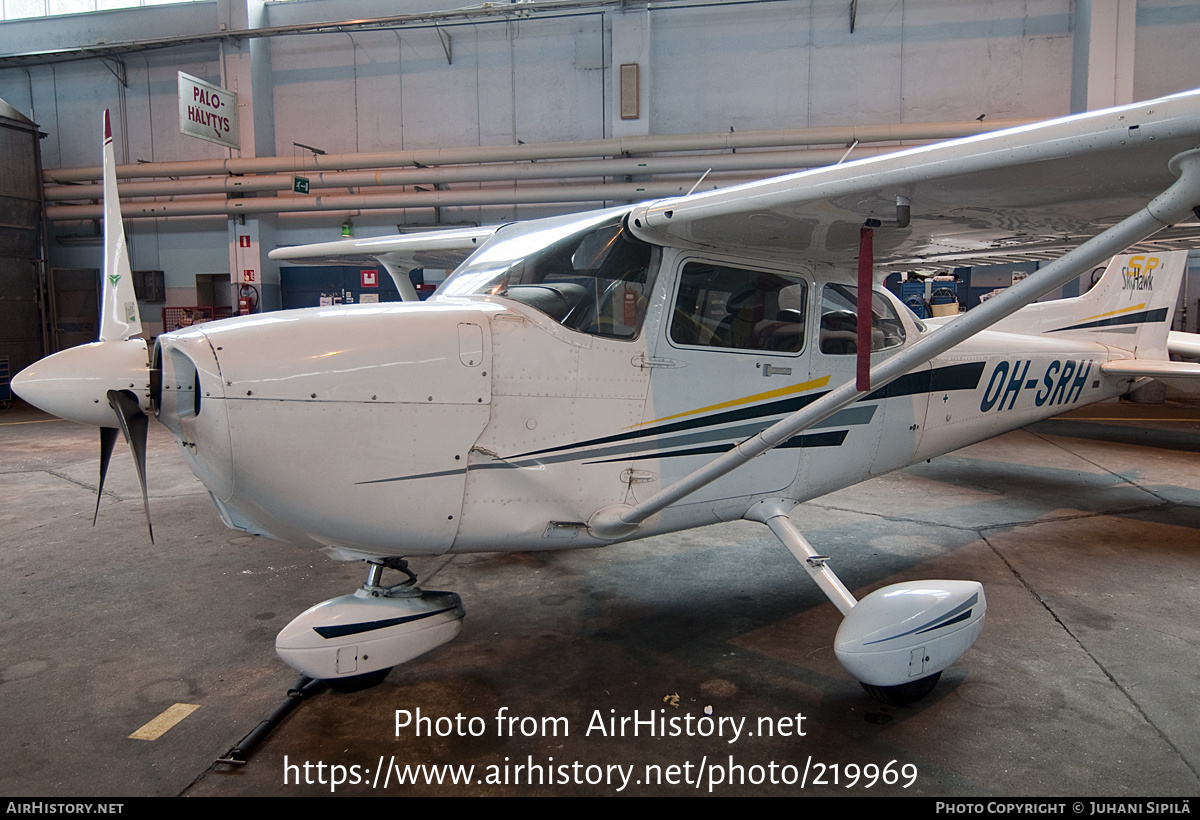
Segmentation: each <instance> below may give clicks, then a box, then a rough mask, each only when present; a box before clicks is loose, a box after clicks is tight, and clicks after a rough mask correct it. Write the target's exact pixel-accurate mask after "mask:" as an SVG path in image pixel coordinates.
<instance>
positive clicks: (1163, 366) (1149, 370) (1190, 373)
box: [1100, 359, 1200, 392]
mask: <svg viewBox="0 0 1200 820" xmlns="http://www.w3.org/2000/svg"><path fill="white" fill-rule="evenodd" d="M1100 370H1101V372H1103V373H1104V375H1106V376H1129V377H1131V378H1141V377H1145V378H1150V379H1158V380H1159V381H1160V382H1166V383H1167V384H1169V385H1171V386H1172V387H1178V388H1179V389H1181V390H1186V391H1188V392H1195V391H1197V390H1200V364H1198V363H1196V362H1164V361H1159V360H1156V359H1117V360H1116V361H1112V362H1105V363H1104V364H1103V365H1101V366H1100Z"/></svg>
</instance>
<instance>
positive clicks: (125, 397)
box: [108, 390, 154, 544]
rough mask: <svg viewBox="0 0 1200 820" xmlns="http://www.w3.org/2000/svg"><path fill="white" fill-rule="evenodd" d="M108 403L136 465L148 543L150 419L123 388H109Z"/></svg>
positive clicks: (152, 539) (152, 528) (151, 539)
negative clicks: (147, 484) (147, 460)
mask: <svg viewBox="0 0 1200 820" xmlns="http://www.w3.org/2000/svg"><path fill="white" fill-rule="evenodd" d="M108 403H109V405H110V406H111V407H112V409H113V410H114V411H115V412H116V414H117V419H118V420H119V421H120V422H121V432H123V433H124V434H125V441H127V442H129V452H130V453H132V454H133V463H134V466H136V467H137V474H138V481H139V482H140V483H141V485H142V506H143V507H144V508H145V510H146V529H147V530H149V532H150V543H151V544H153V543H154V527H152V526H151V525H150V497H149V495H147V493H146V432H147V430H148V429H149V427H150V419H149V417H147V416H146V414H145V413H143V412H142V408H141V407H139V406H138V402H137V399H135V398H134V397H133V396H131V395H130V394H129V393H127V392H125V391H124V390H109V391H108Z"/></svg>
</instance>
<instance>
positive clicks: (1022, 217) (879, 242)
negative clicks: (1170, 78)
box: [631, 91, 1200, 270]
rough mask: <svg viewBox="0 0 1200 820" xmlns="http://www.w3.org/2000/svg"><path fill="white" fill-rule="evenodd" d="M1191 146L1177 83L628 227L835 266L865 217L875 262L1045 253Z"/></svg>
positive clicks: (1140, 195) (1085, 233) (673, 239)
mask: <svg viewBox="0 0 1200 820" xmlns="http://www.w3.org/2000/svg"><path fill="white" fill-rule="evenodd" d="M1197 145H1200V91H1191V92H1187V93H1185V94H1178V95H1174V96H1171V97H1165V98H1162V99H1159V100H1153V101H1150V102H1145V103H1138V104H1136V105H1131V106H1126V107H1124V108H1117V109H1109V110H1106V111H1100V112H1095V113H1090V114H1083V115H1078V116H1073V117H1067V118H1064V119H1060V120H1053V121H1050V122H1047V123H1039V124H1036V125H1030V126H1022V127H1019V128H1013V129H1009V130H1006V131H998V132H994V133H991V134H984V135H980V136H977V137H968V138H966V139H961V140H955V141H952V142H946V143H940V144H938V145H932V146H924V147H920V148H915V149H912V150H908V151H902V152H898V153H895V154H888V155H884V156H880V157H873V158H870V159H864V160H861V161H858V162H852V163H847V164H845V165H838V166H832V167H828V168H821V169H816V170H812V171H805V172H801V173H796V174H791V175H788V176H783V177H776V178H774V179H768V180H763V181H761V182H754V183H748V184H745V185H738V186H734V187H731V188H724V189H721V190H717V191H711V192H705V193H701V194H695V195H692V196H687V197H681V198H678V199H671V200H660V201H657V202H651V203H646V204H644V205H641V206H639V207H638V208H636V209H635V210H634V212H633V214H632V219H631V225H632V226H633V230H634V232H635V233H637V234H638V235H639V236H641V237H642V238H644V239H646V240H648V241H652V242H658V243H664V244H675V245H682V246H685V247H694V248H708V249H714V250H716V249H720V250H725V251H730V250H737V251H740V252H743V253H750V254H755V253H757V254H762V255H767V256H787V257H790V258H792V259H795V258H797V257H799V258H801V259H803V260H804V261H806V262H808V263H810V264H814V265H831V266H836V267H847V268H848V269H849V270H853V267H854V265H855V264H856V263H857V258H858V243H859V228H860V227H861V226H862V225H863V224H864V222H865V221H866V220H868V219H875V220H879V221H880V222H881V223H882V226H881V227H880V228H879V229H877V230H876V231H875V260H876V264H877V267H891V268H900V269H905V268H913V267H922V266H926V267H929V266H948V265H969V264H984V263H986V262H988V261H990V262H993V263H994V262H995V261H996V259H995V257H996V256H997V255H1000V256H1004V257H1005V258H1004V259H1002V260H1001V261H1013V260H1012V258H1011V255H1012V254H1013V253H1024V254H1026V256H1027V258H1051V257H1054V256H1058V255H1060V254H1061V253H1062V252H1063V251H1064V250H1066V249H1069V248H1071V247H1074V246H1076V245H1078V244H1080V243H1081V242H1082V241H1084V240H1085V239H1087V238H1089V237H1091V236H1094V235H1096V234H1098V233H1100V232H1101V231H1103V230H1104V229H1105V228H1107V227H1109V226H1110V225H1112V224H1114V223H1115V222H1117V221H1119V220H1120V219H1123V218H1124V217H1126V216H1128V215H1129V214H1130V213H1132V212H1134V211H1136V210H1137V209H1138V208H1140V207H1142V206H1143V205H1145V204H1146V202H1147V201H1148V200H1150V199H1151V198H1153V197H1154V196H1155V195H1157V194H1158V193H1160V192H1161V191H1163V190H1164V189H1165V188H1167V187H1168V186H1169V185H1170V184H1171V183H1172V182H1173V181H1174V175H1173V174H1172V172H1171V170H1170V169H1169V168H1168V162H1169V161H1170V160H1171V158H1172V157H1173V156H1175V155H1176V154H1179V153H1181V152H1183V151H1186V150H1189V149H1191V148H1195V147H1196V146H1197ZM898 203H900V204H901V205H906V206H907V208H906V209H905V208H901V207H898ZM905 210H907V212H908V213H907V214H906V213H905ZM905 223H907V224H905ZM1172 238H1174V239H1176V240H1179V239H1182V240H1192V241H1194V240H1196V239H1197V238H1200V226H1197V225H1195V224H1192V225H1189V226H1186V227H1184V228H1183V229H1182V230H1180V226H1176V235H1175V236H1174V237H1172Z"/></svg>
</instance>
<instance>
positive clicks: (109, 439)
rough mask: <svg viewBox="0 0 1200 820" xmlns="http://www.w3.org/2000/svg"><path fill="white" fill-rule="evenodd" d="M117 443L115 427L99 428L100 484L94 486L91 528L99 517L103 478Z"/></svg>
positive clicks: (106, 473)
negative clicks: (94, 509) (94, 506)
mask: <svg viewBox="0 0 1200 820" xmlns="http://www.w3.org/2000/svg"><path fill="white" fill-rule="evenodd" d="M116 443H117V428H116V427H101V428H100V483H99V484H98V485H96V511H95V512H94V513H92V526H93V527H94V526H96V519H97V518H99V517H100V497H101V496H102V495H104V478H105V476H107V475H108V462H109V461H110V460H111V459H112V451H113V445H115V444H116Z"/></svg>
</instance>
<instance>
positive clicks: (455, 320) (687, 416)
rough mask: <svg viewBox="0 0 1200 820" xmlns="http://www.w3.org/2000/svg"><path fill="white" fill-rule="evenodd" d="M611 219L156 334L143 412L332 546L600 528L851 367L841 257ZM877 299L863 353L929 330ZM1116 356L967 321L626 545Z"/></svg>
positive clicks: (973, 423)
mask: <svg viewBox="0 0 1200 820" xmlns="http://www.w3.org/2000/svg"><path fill="white" fill-rule="evenodd" d="M576 219H577V220H578V219H579V218H578V217H577V218H576ZM619 222H620V220H619V218H618V219H617V220H616V222H615V223H614V220H613V219H612V214H611V213H610V212H603V213H601V214H600V215H598V216H596V215H591V216H589V217H588V218H587V219H586V220H582V221H580V222H578V223H572V222H569V221H567V220H562V221H561V223H555V224H554V225H552V226H551V229H550V230H549V235H548V236H547V235H546V231H545V230H543V233H542V235H539V236H537V237H536V241H534V240H533V239H531V237H530V234H529V233H522V232H519V231H518V232H516V233H515V235H514V236H513V237H511V238H510V239H508V240H507V241H508V242H509V246H508V247H507V248H505V247H503V246H502V245H501V246H500V247H495V246H492V247H493V248H494V250H493V252H492V253H491V255H490V256H489V254H488V253H485V252H484V251H486V250H487V249H488V248H489V246H488V245H485V246H484V251H481V252H479V253H477V254H476V255H475V256H473V257H472V259H471V260H468V262H467V263H466V264H465V265H464V266H463V267H462V268H460V270H459V272H458V273H456V274H455V276H454V277H452V278H451V279H450V280H448V282H447V286H443V288H442V289H441V290H439V293H438V294H437V295H436V296H435V297H434V298H433V299H431V300H430V301H429V302H426V303H391V304H382V305H361V306H339V307H333V308H312V309H306V310H298V311H285V312H281V313H273V314H262V315H258V316H251V317H245V318H240V319H232V320H227V321H224V322H217V323H212V324H208V325H201V326H197V327H194V328H191V329H188V330H186V331H181V332H178V333H173V334H167V335H166V336H163V337H160V341H159V346H158V350H157V352H156V358H157V360H158V361H159V362H160V363H161V367H162V371H163V385H162V390H161V398H160V399H159V401H158V404H159V411H158V416H159V420H160V421H162V422H163V423H165V424H166V425H167V426H168V427H169V428H170V429H171V430H172V432H173V433H174V434H175V436H176V438H177V440H178V441H179V442H180V445H181V448H182V450H183V453H184V456H185V458H186V459H187V461H188V463H189V465H190V466H191V467H192V469H193V470H194V471H195V473H196V474H197V476H199V477H200V479H201V480H202V481H203V482H204V483H205V485H206V486H207V487H208V489H209V490H210V492H211V494H212V496H213V498H214V501H215V502H216V504H217V507H218V509H219V510H220V512H221V514H222V516H223V518H224V520H225V522H226V523H227V524H228V525H230V526H232V527H235V528H237V529H242V530H245V531H248V532H253V533H260V534H266V535H270V536H272V537H275V538H279V539H282V540H286V541H290V542H294V543H298V544H304V545H311V546H315V547H321V548H330V549H331V550H332V551H334V552H336V553H337V554H339V555H340V556H341V557H347V558H352V557H368V556H385V555H418V554H438V553H443V552H448V551H462V552H469V551H490V550H538V549H563V548H574V547H592V546H599V545H603V544H605V543H610V541H606V540H601V539H599V538H596V537H594V536H593V535H592V534H591V533H589V530H588V527H587V522H588V520H589V518H590V517H591V516H592V515H593V514H594V513H595V512H596V511H597V510H600V509H602V508H604V507H608V506H611V505H615V504H632V503H635V502H637V501H639V500H642V499H645V498H646V497H648V496H650V495H652V494H654V493H655V492H657V491H658V490H659V489H661V488H663V487H665V486H667V485H668V484H670V483H671V482H673V481H675V480H677V479H679V478H681V477H683V476H684V475H686V474H688V473H689V472H691V471H692V470H694V469H696V468H698V467H700V466H702V465H703V464H705V463H706V462H708V461H709V460H711V459H712V458H714V457H715V456H716V455H719V454H720V453H722V452H725V451H727V450H729V449H730V448H731V447H733V446H734V445H735V444H736V443H737V442H739V441H741V440H744V439H745V438H747V437H749V436H751V435H753V434H754V433H757V432H758V431H759V430H761V429H762V428H764V427H766V426H767V425H768V424H770V423H771V422H773V421H776V420H778V419H780V418H782V417H784V416H785V415H787V414H788V413H791V412H794V411H795V410H797V409H799V408H801V407H803V406H805V405H806V404H808V403H810V402H812V401H814V400H816V399H817V398H819V397H820V396H821V395H823V394H824V393H826V392H827V391H828V390H830V389H832V388H834V387H836V386H838V385H839V384H841V383H843V382H845V381H846V380H848V379H852V378H853V377H854V372H855V358H856V357H855V355H854V352H855V351H854V349H853V346H852V345H851V344H850V343H849V341H848V338H849V337H848V336H847V334H846V321H848V320H849V321H853V316H850V317H849V318H848V317H847V315H846V314H847V313H848V312H852V311H853V285H852V282H851V280H850V279H849V278H848V277H847V276H845V275H844V274H841V273H839V272H821V273H820V274H818V273H815V272H814V271H812V270H808V269H806V268H804V267H803V266H798V265H789V264H785V263H781V262H777V261H772V260H770V259H759V260H754V261H749V260H747V259H745V258H730V257H721V256H716V255H713V254H704V253H699V252H696V251H690V250H683V249H672V248H661V247H652V246H646V245H644V243H638V242H637V241H636V240H635V239H633V238H631V237H627V236H624V234H622V232H621V230H620V227H619ZM614 224H616V225H617V227H616V228H615V229H614V227H613V226H614ZM502 234H503V232H501V234H499V235H498V236H497V239H495V240H493V242H496V243H498V244H500V243H503V242H504V241H505V238H504V236H503V235H502ZM580 237H582V239H580ZM622 243H624V244H622ZM491 244H492V243H489V245H491ZM515 247H516V248H520V252H519V253H517V252H514V250H513V249H514V248H515ZM874 298H875V304H874V306H873V309H872V313H873V343H872V349H873V351H874V352H873V354H872V360H873V361H876V362H877V361H881V360H882V359H883V358H886V357H888V356H890V355H894V354H895V353H896V352H898V351H899V350H902V349H904V347H905V346H907V345H910V344H912V343H913V342H915V341H916V340H917V339H919V338H921V337H922V335H923V334H925V333H928V332H931V329H930V328H927V327H925V326H923V325H922V324H921V323H920V322H919V321H918V320H917V319H915V317H913V316H912V314H911V313H909V312H908V311H907V310H906V309H905V308H904V307H903V306H902V305H901V304H900V303H899V302H898V301H897V300H895V299H894V298H892V297H890V295H887V294H885V293H884V292H882V291H880V292H877V293H876V294H875V297H874ZM1116 355H1117V354H1115V353H1113V352H1112V351H1111V350H1110V349H1109V347H1107V346H1105V345H1103V344H1099V343H1093V342H1087V341H1078V340H1072V339H1068V338H1047V337H1045V336H1039V335H1028V334H1023V333H1006V332H984V333H980V334H978V335H977V336H975V337H974V338H972V339H971V340H970V341H968V342H967V343H965V344H963V345H960V346H958V347H956V348H954V349H953V350H952V351H951V352H950V353H948V354H945V355H942V356H939V357H937V358H935V359H933V360H932V361H930V362H929V363H927V364H926V365H924V366H922V367H921V368H918V369H917V370H915V371H913V372H911V373H909V374H907V375H905V376H902V377H900V378H899V379H897V380H895V381H893V382H891V383H890V384H889V385H887V386H885V387H883V388H881V389H880V390H877V391H876V392H874V393H872V394H870V395H868V396H866V397H864V398H863V399H861V400H859V401H858V402H856V403H854V404H853V405H851V406H849V407H847V408H845V409H843V410H841V411H839V412H838V413H836V414H835V415H834V416H832V417H831V418H828V419H826V420H825V421H824V422H821V423H820V424H818V425H816V426H815V427H813V428H812V429H809V430H806V431H805V432H803V433H802V434H800V435H798V436H795V437H794V438H792V439H791V440H789V441H788V442H786V443H785V444H784V445H782V446H780V447H778V448H776V449H774V450H772V451H770V452H768V453H766V454H764V455H762V456H760V457H758V458H756V459H754V460H752V461H751V462H750V463H748V464H746V465H745V466H744V467H742V468H740V469H738V470H735V471H734V472H733V473H731V474H729V475H727V476H725V477H724V478H721V479H719V480H717V481H716V482H714V483H712V484H709V485H707V486H705V487H703V488H701V489H700V490H698V491H697V492H695V493H693V494H692V495H691V496H689V497H687V498H686V499H685V500H684V501H683V502H682V503H679V504H676V505H674V506H672V507H669V508H668V509H666V510H664V511H663V512H661V513H658V514H657V515H655V516H653V517H652V518H651V519H649V520H648V521H646V522H645V523H644V524H643V525H642V527H641V528H640V529H639V530H638V531H637V533H636V534H635V535H634V536H632V537H642V536H646V535H652V534H657V533H662V532H668V531H676V530H682V529H687V528H690V527H696V526H701V525H705V524H709V523H715V522H718V521H726V520H733V519H737V518H740V517H742V516H743V514H744V513H745V512H746V510H747V509H748V508H749V507H750V506H751V505H752V504H753V503H754V502H756V501H758V500H761V499H763V498H768V497H771V498H785V499H792V500H796V501H803V500H806V499H809V498H813V497H816V496H819V495H822V494H824V493H828V492H830V491H833V490H836V489H839V488H841V487H845V486H848V485H851V484H854V483H856V482H859V481H862V480H864V479H867V478H870V477H871V476H874V475H879V474H882V473H886V472H888V471H891V470H894V469H897V468H899V467H903V466H906V465H908V464H911V463H913V462H915V461H918V460H923V459H926V458H930V457H932V456H935V455H939V454H941V453H944V452H947V451H950V450H953V449H956V448H958V447H961V446H964V445H966V444H969V443H971V442H975V441H979V440H981V439H984V438H987V437H990V436H993V435H996V434H998V433H1001V432H1004V431H1006V430H1010V429H1014V428H1017V427H1020V426H1023V425H1025V424H1028V423H1030V422H1032V421H1035V420H1037V419H1041V418H1046V417H1049V416H1051V415H1055V414H1057V413H1060V412H1063V411H1064V410H1067V409H1070V408H1072V407H1077V406H1080V405H1084V404H1087V403H1090V402H1094V401H1098V400H1101V399H1104V398H1108V397H1111V396H1115V395H1118V394H1120V393H1121V392H1123V391H1124V390H1125V389H1126V388H1127V380H1125V381H1122V380H1119V379H1114V378H1109V377H1104V376H1102V375H1101V373H1100V366H1101V364H1102V363H1103V362H1105V361H1107V360H1109V359H1110V358H1114V357H1115V356H1116Z"/></svg>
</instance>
